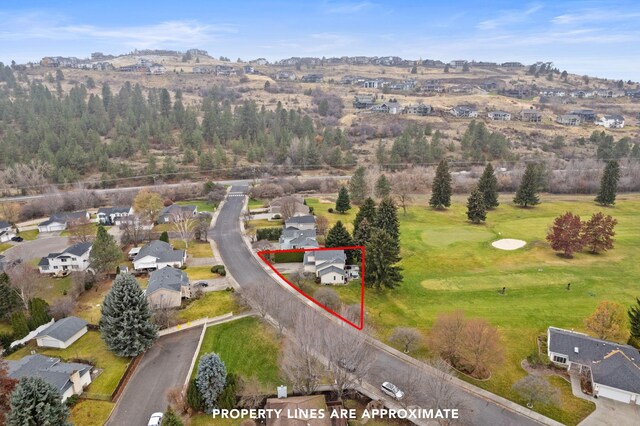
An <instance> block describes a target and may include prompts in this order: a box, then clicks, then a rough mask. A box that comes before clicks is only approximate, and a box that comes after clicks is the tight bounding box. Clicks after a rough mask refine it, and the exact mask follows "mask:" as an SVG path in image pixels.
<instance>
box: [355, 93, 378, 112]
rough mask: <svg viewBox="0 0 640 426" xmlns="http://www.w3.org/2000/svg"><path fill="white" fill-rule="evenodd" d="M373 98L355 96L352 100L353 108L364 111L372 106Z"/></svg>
mask: <svg viewBox="0 0 640 426" xmlns="http://www.w3.org/2000/svg"><path fill="white" fill-rule="evenodd" d="M374 103H375V97H374V96H373V95H356V96H355V97H354V98H353V107H354V108H357V109H366V108H370V107H371V106H373V104H374Z"/></svg>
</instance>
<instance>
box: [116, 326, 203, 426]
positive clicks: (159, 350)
mask: <svg viewBox="0 0 640 426" xmlns="http://www.w3.org/2000/svg"><path fill="white" fill-rule="evenodd" d="M201 332H202V327H195V328H190V329H188V330H185V331H180V332H177V333H173V334H169V335H167V336H164V337H161V338H160V339H158V341H157V342H156V343H155V344H154V345H153V346H152V347H151V349H149V350H148V351H147V353H146V354H144V357H143V358H142V361H141V362H140V364H139V365H138V368H137V369H136V371H135V373H134V374H133V377H131V379H130V380H129V383H128V384H127V386H126V388H125V390H124V392H123V393H122V395H120V398H119V399H118V403H117V404H116V407H115V409H114V410H113V413H112V414H111V417H110V418H109V421H108V422H107V425H109V426H144V425H146V424H147V422H148V421H149V417H150V416H151V414H152V413H155V412H158V411H161V412H164V411H165V410H166V408H167V404H168V401H167V391H168V390H169V389H171V388H173V387H176V386H180V387H182V385H183V384H184V382H185V380H186V378H187V374H188V373H189V367H190V365H191V360H192V359H193V355H194V354H195V351H196V348H197V347H198V341H199V340H200V333H201Z"/></svg>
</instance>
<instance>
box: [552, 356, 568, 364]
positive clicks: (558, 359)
mask: <svg viewBox="0 0 640 426" xmlns="http://www.w3.org/2000/svg"><path fill="white" fill-rule="evenodd" d="M553 362H557V363H559V364H566V363H567V357H564V356H558V355H554V356H553Z"/></svg>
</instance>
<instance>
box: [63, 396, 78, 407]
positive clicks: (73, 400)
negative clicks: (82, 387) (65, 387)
mask: <svg viewBox="0 0 640 426" xmlns="http://www.w3.org/2000/svg"><path fill="white" fill-rule="evenodd" d="M79 400H80V397H79V396H78V395H71V396H70V397H69V398H67V399H66V401H65V404H67V407H69V408H71V407H73V406H74V405H76V404H77V403H78V401H79Z"/></svg>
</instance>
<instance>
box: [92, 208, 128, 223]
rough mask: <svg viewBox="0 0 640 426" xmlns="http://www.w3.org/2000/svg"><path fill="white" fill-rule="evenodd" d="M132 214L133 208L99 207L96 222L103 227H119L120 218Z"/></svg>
mask: <svg viewBox="0 0 640 426" xmlns="http://www.w3.org/2000/svg"><path fill="white" fill-rule="evenodd" d="M132 214H133V207H100V208H99V209H98V214H97V217H98V222H100V223H101V224H103V225H119V224H120V222H121V220H122V218H126V217H129V216H131V215H132Z"/></svg>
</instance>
